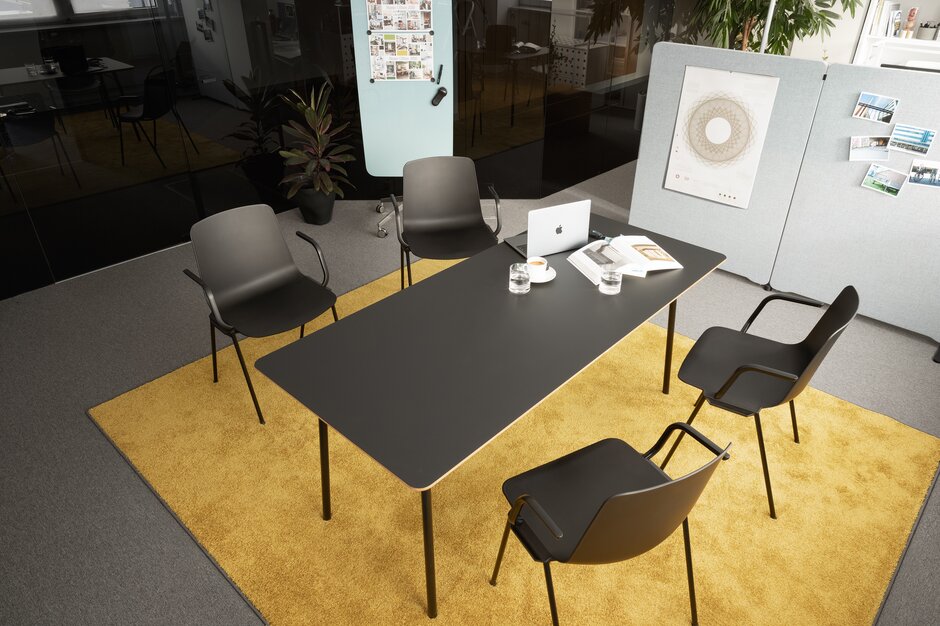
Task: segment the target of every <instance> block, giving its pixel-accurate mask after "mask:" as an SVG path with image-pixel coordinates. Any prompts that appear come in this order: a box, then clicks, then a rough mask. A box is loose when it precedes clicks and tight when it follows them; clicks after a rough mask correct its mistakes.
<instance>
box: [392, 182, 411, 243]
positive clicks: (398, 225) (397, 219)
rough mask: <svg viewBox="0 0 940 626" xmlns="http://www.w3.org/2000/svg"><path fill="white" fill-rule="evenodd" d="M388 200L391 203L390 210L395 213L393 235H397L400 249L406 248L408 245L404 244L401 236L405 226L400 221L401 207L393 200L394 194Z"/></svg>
mask: <svg viewBox="0 0 940 626" xmlns="http://www.w3.org/2000/svg"><path fill="white" fill-rule="evenodd" d="M388 199H389V200H391V201H392V210H394V211H395V234H396V235H398V243H400V244H401V247H402V248H407V247H408V244H407V243H405V239H404V237H403V235H402V231H404V230H405V226H404V224H402V221H401V207H400V206H398V200H397V199H396V198H395V194H392V195H390V196H389V197H388Z"/></svg>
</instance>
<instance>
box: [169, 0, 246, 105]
mask: <svg viewBox="0 0 940 626" xmlns="http://www.w3.org/2000/svg"><path fill="white" fill-rule="evenodd" d="M221 4H222V2H220V1H219V0H216V2H213V3H212V6H213V7H215V9H216V10H215V11H212V12H211V13H210V17H211V18H212V19H213V20H214V21H215V31H213V33H212V36H213V40H212V41H206V39H205V37H204V36H203V34H202V33H201V32H199V31H198V30H196V22H197V21H199V15H198V13H197V11H198V10H199V9H201V8H202V6H203V4H202V0H186V1H185V2H182V3H181V4H180V8H181V9H182V13H183V20H184V21H185V22H186V35H187V37H188V38H189V45H190V47H191V49H192V54H193V65H194V66H195V68H196V81H197V82H198V84H199V93H201V94H202V95H204V96H208V97H210V98H214V99H216V100H220V101H222V102H226V103H229V104H231V105H233V106H236V105H237V104H238V101H237V100H236V99H234V98H233V97H232V96H231V95H230V94H229V92H228V90H226V89H225V86H224V85H223V84H222V80H223V79H226V78H229V77H230V76H231V69H230V68H229V62H228V51H227V50H226V49H225V27H224V25H223V20H222V16H221V15H220V12H219V6H220V5H221Z"/></svg>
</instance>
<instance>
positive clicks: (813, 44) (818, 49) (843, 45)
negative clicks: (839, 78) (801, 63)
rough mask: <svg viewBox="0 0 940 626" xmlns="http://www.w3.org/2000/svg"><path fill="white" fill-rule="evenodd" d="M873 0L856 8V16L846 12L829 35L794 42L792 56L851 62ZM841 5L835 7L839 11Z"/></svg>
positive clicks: (830, 61) (829, 61) (815, 59)
mask: <svg viewBox="0 0 940 626" xmlns="http://www.w3.org/2000/svg"><path fill="white" fill-rule="evenodd" d="M871 1H874V2H877V1H878V0H868V1H867V2H864V3H863V4H862V5H861V6H859V7H858V8H857V9H856V10H855V17H854V18H853V17H852V15H851V14H850V13H848V12H846V13H845V14H844V15H843V16H842V19H840V20H838V21H837V22H836V24H835V26H834V27H833V28H832V32H831V33H830V34H829V36H828V37H826V38H822V36H816V37H807V38H806V39H804V40H802V41H800V40H796V41H794V42H793V47H792V48H791V49H790V56H791V57H796V58H798V59H811V60H813V61H826V62H827V63H851V62H852V56H853V55H854V54H855V44H856V43H857V42H858V36H859V33H860V32H861V30H862V25H863V24H864V22H865V14H866V13H867V12H868V5H869V4H870V2H871ZM840 9H841V7H838V6H837V7H833V8H832V10H833V11H836V12H838V11H839V10H840Z"/></svg>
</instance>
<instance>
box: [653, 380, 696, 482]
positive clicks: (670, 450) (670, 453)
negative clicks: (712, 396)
mask: <svg viewBox="0 0 940 626" xmlns="http://www.w3.org/2000/svg"><path fill="white" fill-rule="evenodd" d="M703 404H705V394H704V393H700V394H698V400H696V401H695V408H694V409H692V415H690V416H689V419H687V420H686V421H685V423H686V424H689V425H691V424H692V420H694V419H695V416H696V415H698V412H699V409H701V408H702V405H703ZM684 435H685V433H684V432H680V433H679V436H678V437H676V442H675V443H674V444H672V447H671V448H669V454H667V455H666V458H665V459H663V463H662V465H660V466H659V469H663V470H664V469H666V464H667V463H669V459H671V458H672V455H673V454H674V453H675V451H676V448H678V447H679V443H680V442H681V441H682V437H683V436H684Z"/></svg>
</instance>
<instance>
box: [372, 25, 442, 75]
mask: <svg viewBox="0 0 940 626" xmlns="http://www.w3.org/2000/svg"><path fill="white" fill-rule="evenodd" d="M369 58H370V59H371V62H372V79H373V80H433V79H434V44H433V36H432V35H430V34H428V33H410V34H406V33H398V34H391V33H383V34H379V35H377V34H374V33H373V34H372V35H369Z"/></svg>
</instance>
